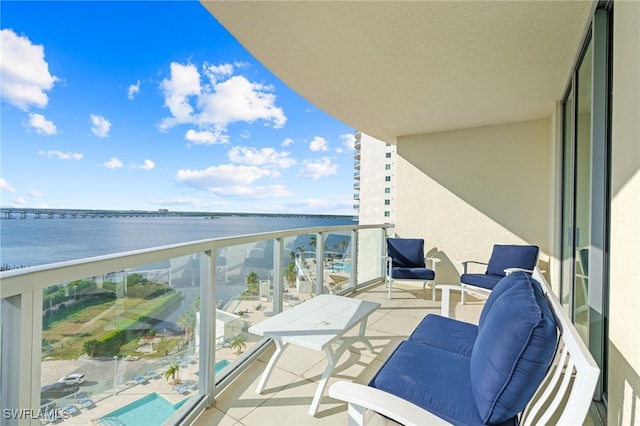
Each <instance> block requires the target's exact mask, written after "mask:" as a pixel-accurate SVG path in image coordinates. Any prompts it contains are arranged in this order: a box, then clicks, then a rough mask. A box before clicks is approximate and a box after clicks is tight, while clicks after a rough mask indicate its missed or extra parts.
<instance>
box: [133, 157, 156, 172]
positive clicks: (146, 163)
mask: <svg viewBox="0 0 640 426" xmlns="http://www.w3.org/2000/svg"><path fill="white" fill-rule="evenodd" d="M155 166H156V163H154V162H153V161H151V160H149V159H148V158H147V159H145V160H144V163H143V164H140V165H134V167H135V168H136V169H142V170H152V169H153V168H154V167H155Z"/></svg>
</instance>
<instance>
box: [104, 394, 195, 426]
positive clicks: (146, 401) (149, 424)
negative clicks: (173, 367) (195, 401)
mask: <svg viewBox="0 0 640 426" xmlns="http://www.w3.org/2000/svg"><path fill="white" fill-rule="evenodd" d="M185 401H186V399H185V400H183V401H180V402H178V403H177V404H171V403H170V402H169V401H167V400H166V399H164V398H163V397H161V396H160V395H158V394H157V393H155V392H154V393H152V394H149V395H147V396H145V397H143V398H140V399H138V400H136V401H133V402H132V403H130V404H127V405H125V406H124V407H122V408H118V409H117V410H115V411H112V412H110V413H109V414H107V415H106V416H103V417H100V418H99V419H98V420H97V422H98V424H99V425H103V426H110V425H119V426H138V425H145V426H156V425H157V426H160V425H162V423H163V422H164V421H165V420H167V419H168V418H169V416H171V415H172V414H173V413H174V412H175V411H176V410H177V409H178V408H180V407H181V406H182V404H184V402H185Z"/></svg>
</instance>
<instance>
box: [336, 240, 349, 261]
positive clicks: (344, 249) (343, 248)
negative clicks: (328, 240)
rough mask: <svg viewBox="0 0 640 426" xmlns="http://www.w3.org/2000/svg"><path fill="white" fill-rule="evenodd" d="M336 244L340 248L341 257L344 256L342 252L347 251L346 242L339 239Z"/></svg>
mask: <svg viewBox="0 0 640 426" xmlns="http://www.w3.org/2000/svg"><path fill="white" fill-rule="evenodd" d="M338 245H339V246H340V248H341V249H342V257H344V253H345V252H346V251H347V242H346V241H345V240H340V242H339V243H338Z"/></svg>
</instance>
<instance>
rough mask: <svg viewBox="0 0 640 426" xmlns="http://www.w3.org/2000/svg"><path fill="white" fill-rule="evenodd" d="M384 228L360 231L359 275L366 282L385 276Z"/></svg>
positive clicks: (358, 279) (362, 281) (361, 280)
mask: <svg viewBox="0 0 640 426" xmlns="http://www.w3.org/2000/svg"><path fill="white" fill-rule="evenodd" d="M383 253H384V230H383V229H380V228H372V229H360V230H359V231H358V268H357V271H358V277H357V282H358V283H359V284H360V283H365V282H368V281H371V280H374V279H376V278H379V277H382V276H383V273H384V271H383V268H384V267H383V259H382V256H383Z"/></svg>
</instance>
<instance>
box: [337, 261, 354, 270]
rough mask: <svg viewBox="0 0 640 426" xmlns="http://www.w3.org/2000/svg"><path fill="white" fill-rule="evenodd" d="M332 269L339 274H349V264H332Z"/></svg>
mask: <svg viewBox="0 0 640 426" xmlns="http://www.w3.org/2000/svg"><path fill="white" fill-rule="evenodd" d="M333 269H334V270H336V271H339V272H351V262H333Z"/></svg>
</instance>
